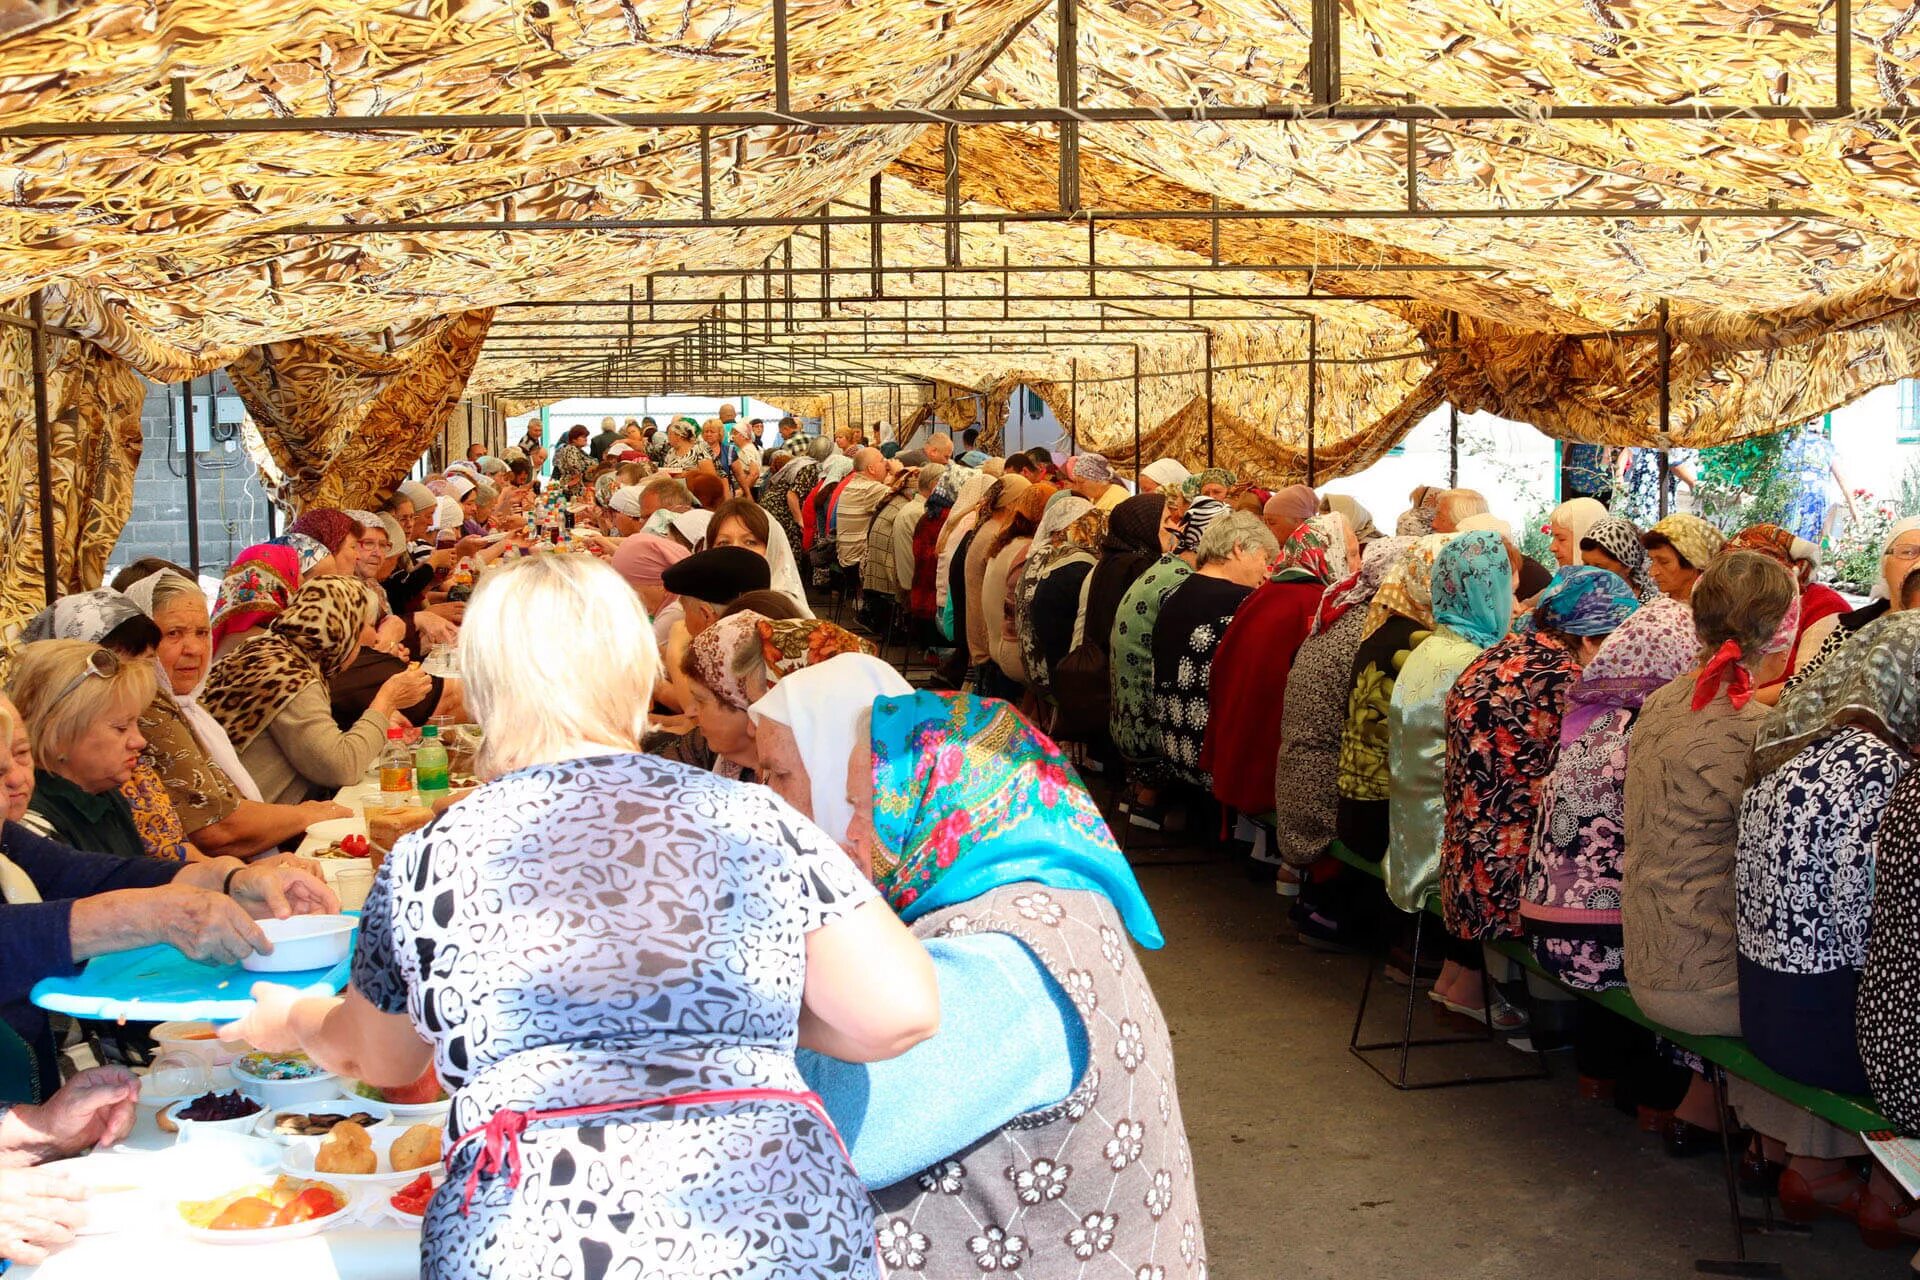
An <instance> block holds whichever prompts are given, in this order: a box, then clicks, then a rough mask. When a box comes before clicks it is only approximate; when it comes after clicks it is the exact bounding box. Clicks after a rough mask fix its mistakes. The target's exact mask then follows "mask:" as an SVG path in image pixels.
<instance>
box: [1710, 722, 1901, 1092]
mask: <svg viewBox="0 0 1920 1280" xmlns="http://www.w3.org/2000/svg"><path fill="white" fill-rule="evenodd" d="M1911 763H1912V757H1910V756H1908V755H1907V754H1906V753H1905V752H1903V751H1897V750H1895V749H1894V748H1892V747H1890V746H1888V745H1887V744H1886V743H1885V742H1883V741H1882V740H1881V739H1879V738H1877V737H1875V736H1874V735H1872V734H1870V733H1868V732H1867V731H1866V730H1864V729H1858V728H1853V727H1847V728H1843V729H1840V730H1837V731H1836V732H1835V733H1833V734H1832V735H1830V736H1828V737H1825V738H1822V739H1820V740H1819V741H1818V742H1815V743H1814V744H1813V745H1812V746H1810V747H1807V748H1805V749H1803V750H1802V751H1801V752H1800V753H1799V754H1798V755H1796V756H1794V757H1793V758H1792V759H1791V760H1789V761H1787V762H1786V763H1785V764H1783V765H1781V766H1780V767H1779V768H1778V769H1775V770H1774V771H1773V772H1772V773H1770V774H1768V775H1766V776H1765V777H1763V778H1761V779H1760V780H1759V781H1758V782H1756V783H1754V785H1753V787H1752V788H1751V789H1750V790H1748V792H1747V796H1746V799H1745V801H1743V802H1742V803H1741V806H1740V852H1739V862H1738V864H1737V867H1736V871H1735V892H1736V893H1737V894H1738V903H1739V922H1738V923H1739V938H1740V1030H1741V1033H1742V1034H1743V1035H1744V1036H1746V1038H1747V1043H1748V1044H1750V1045H1752V1046H1753V1051H1754V1053H1755V1054H1757V1055H1758V1056H1759V1057H1760V1060H1761V1061H1763V1062H1765V1063H1766V1064H1767V1065H1768V1066H1770V1067H1772V1068H1773V1069H1774V1070H1776V1071H1778V1072H1780V1073H1781V1074H1782V1075H1784V1076H1787V1077H1789V1078H1790V1079H1794V1080H1799V1081H1801V1082H1803V1083H1806V1084H1812V1085H1817V1086H1819V1087H1820V1088H1823V1089H1837V1090H1839V1091H1841V1092H1843V1093H1864V1092H1866V1089H1867V1080H1866V1076H1865V1074H1864V1072H1863V1070H1862V1068H1861V1066H1860V1059H1859V1053H1858V1050H1857V1049H1856V1048H1855V1041H1854V1029H1853V1022H1854V991H1855V987H1856V984H1857V983H1858V982H1859V977H1860V970H1861V969H1862V968H1864V967H1865V965H1866V962H1867V931H1868V925H1869V923H1870V922H1871V919H1872V916H1873V878H1874V877H1873V842H1874V837H1875V836H1876V835H1877V834H1878V833H1879V830H1880V818H1881V816H1882V815H1883V814H1885V813H1886V811H1887V805H1888V803H1889V801H1891V799H1892V797H1893V789H1894V787H1895V786H1896V785H1897V784H1898V783H1899V781H1900V778H1901V776H1902V775H1903V774H1905V773H1906V771H1907V766H1908V765H1909V764H1911Z"/></svg>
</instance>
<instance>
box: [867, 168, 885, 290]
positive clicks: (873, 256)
mask: <svg viewBox="0 0 1920 1280" xmlns="http://www.w3.org/2000/svg"><path fill="white" fill-rule="evenodd" d="M867 212H869V213H871V214H872V215H873V218H874V222H873V225H872V226H870V227H868V228H867V261H868V262H870V263H871V264H872V265H873V279H872V280H871V281H869V282H868V285H867V292H868V293H870V294H872V295H873V296H874V297H876V298H883V297H885V296H886V293H887V273H886V272H885V271H884V270H882V267H883V265H884V263H883V260H882V256H881V255H882V246H883V241H882V236H883V235H884V234H885V232H884V231H883V229H882V228H881V226H880V175H879V174H877V173H876V174H874V175H873V178H872V179H871V180H870V181H869V182H868V183H867Z"/></svg>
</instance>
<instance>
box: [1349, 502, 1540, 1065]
mask: <svg viewBox="0 0 1920 1280" xmlns="http://www.w3.org/2000/svg"><path fill="white" fill-rule="evenodd" d="M1514 560H1515V557H1514V553H1513V552H1512V551H1511V550H1510V549H1509V546H1508V543H1507V540H1506V539H1505V538H1503V537H1501V536H1500V535H1499V534H1497V533H1493V532H1491V531H1478V532H1474V533H1462V534H1458V535H1456V536H1455V537H1454V538H1453V540H1452V541H1450V542H1448V543H1447V545H1446V546H1444V547H1442V548H1441V550H1440V554H1439V555H1437V556H1435V557H1434V560H1433V584H1432V585H1433V621H1434V632H1433V635H1432V637H1431V638H1430V639H1428V640H1427V641H1426V642H1425V643H1423V644H1421V645H1419V646H1418V647H1417V648H1416V649H1414V651H1413V653H1412V655H1411V656H1409V657H1408V658H1407V660H1406V663H1405V665H1404V666H1402V667H1401V670H1400V676H1399V679H1397V680H1395V681H1394V684H1393V697H1392V700H1391V702H1390V703H1389V705H1388V710H1387V770H1388V774H1389V776H1390V777H1391V779H1392V783H1391V786H1390V788H1389V790H1388V794H1387V811H1388V824H1387V852H1386V858H1385V860H1384V862H1383V865H1382V871H1383V872H1384V874H1385V879H1386V883H1387V896H1388V897H1389V898H1391V899H1393V904H1394V905H1395V906H1397V907H1399V908H1400V909H1401V910H1402V911H1409V912H1411V911H1421V910H1424V909H1425V907H1426V901H1427V898H1428V896H1429V895H1430V894H1432V893H1434V892H1436V891H1437V890H1438V889H1439V886H1440V849H1441V842H1442V836H1443V832H1444V825H1445V816H1446V805H1445V797H1444V792H1443V784H1444V782H1445V777H1446V757H1447V733H1446V722H1447V714H1446V712H1447V695H1448V694H1449V693H1450V692H1452V689H1453V685H1454V682H1455V681H1456V680H1458V679H1459V678H1460V674H1461V672H1463V671H1465V670H1466V669H1467V667H1468V665H1469V664H1471V663H1472V662H1473V660H1474V659H1475V658H1477V657H1479V656H1480V654H1481V653H1482V652H1483V651H1484V650H1486V649H1488V648H1490V647H1492V646H1493V645H1495V644H1498V643H1499V642H1500V641H1501V640H1502V639H1504V638H1505V637H1506V634H1507V629H1508V627H1509V625H1510V624H1511V623H1512V621H1513V591H1514V585H1515V583H1516V581H1517V578H1516V576H1515V568H1514ZM1376 603H1378V601H1377V600H1376ZM1479 962H1480V954H1479V947H1478V946H1477V945H1474V946H1461V945H1456V946H1454V947H1453V948H1452V949H1451V950H1450V951H1449V954H1448V963H1447V964H1446V965H1444V966H1443V967H1442V969H1441V972H1440V977H1439V978H1438V979H1437V980H1436V981H1435V983H1434V988H1433V996H1434V998H1435V999H1436V1000H1439V1001H1443V1002H1445V1003H1447V1004H1448V1007H1450V1008H1454V1009H1457V1010H1460V1011H1463V1012H1468V1013H1471V1012H1472V1011H1474V1010H1475V1009H1479V1010H1480V1011H1481V1012H1480V1014H1479V1016H1480V1017H1481V1018H1483V1019H1484V1018H1488V1017H1491V1018H1492V1019H1493V1021H1492V1025H1493V1026H1495V1027H1496V1028H1498V1029H1499V1030H1502V1031H1508V1030H1517V1029H1518V1028H1520V1027H1522V1026H1524V1025H1525V1023H1526V1019H1525V1015H1523V1014H1521V1013H1520V1012H1519V1011H1518V1010H1516V1009H1513V1008H1512V1007H1510V1006H1509V1005H1507V1003H1506V1002H1505V1001H1504V1000H1502V1001H1497V1003H1496V1007H1495V1008H1494V1009H1493V1010H1491V1011H1487V1010H1485V1008H1484V1005H1483V1003H1482V999H1481V994H1480V992H1481V981H1480V975H1479Z"/></svg>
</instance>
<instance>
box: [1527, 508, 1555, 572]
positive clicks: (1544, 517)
mask: <svg viewBox="0 0 1920 1280" xmlns="http://www.w3.org/2000/svg"><path fill="white" fill-rule="evenodd" d="M1552 518H1553V508H1552V507H1540V508H1538V509H1537V510H1535V511H1532V512H1529V513H1528V515H1527V523H1526V527H1525V528H1523V529H1521V530H1520V554H1521V555H1523V556H1525V557H1527V559H1529V560H1537V561H1539V562H1540V563H1541V564H1544V565H1546V566H1547V567H1548V568H1552V567H1553V535H1552V534H1550V533H1548V532H1547V521H1549V520H1551V519H1552Z"/></svg>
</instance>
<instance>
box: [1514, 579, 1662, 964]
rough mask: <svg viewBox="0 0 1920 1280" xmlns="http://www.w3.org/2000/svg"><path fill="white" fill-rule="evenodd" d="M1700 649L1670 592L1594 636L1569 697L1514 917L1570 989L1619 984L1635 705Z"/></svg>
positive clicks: (1539, 954) (1637, 707)
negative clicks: (1593, 648) (1596, 643)
mask: <svg viewBox="0 0 1920 1280" xmlns="http://www.w3.org/2000/svg"><path fill="white" fill-rule="evenodd" d="M1699 652H1700V641H1699V640H1698V639H1697V638H1696V637H1695V635H1694V631H1693V612H1692V610H1690V609H1688V608H1687V606H1685V605H1683V604H1681V603H1680V602H1679V601H1678V600H1675V599H1673V598H1672V597H1670V596H1669V597H1667V598H1665V599H1661V600H1654V601H1651V602H1650V603H1648V604H1646V605H1644V606H1642V607H1641V608H1640V609H1639V610H1637V611H1636V612H1635V613H1634V614H1633V616H1632V617H1630V618H1628V619H1626V620H1625V621H1624V622H1622V623H1621V624H1620V626H1619V628H1618V629H1617V630H1615V631H1614V633H1613V634H1612V635H1610V636H1608V637H1607V638H1606V640H1605V641H1603V642H1602V643H1601V645H1600V649H1599V651H1598V652H1597V653H1595V654H1594V656H1593V659H1592V660H1591V661H1590V662H1587V663H1585V664H1584V665H1583V666H1582V667H1581V669H1580V678H1579V681H1578V682H1577V683H1576V684H1575V685H1574V686H1573V691H1572V692H1571V693H1570V694H1569V695H1568V699H1567V711H1566V716H1565V718H1564V719H1563V720H1562V721H1561V724H1560V755H1559V758H1558V759H1556V760H1555V761H1554V764H1553V772H1552V773H1551V774H1550V775H1549V776H1548V778H1547V781H1546V786H1545V788H1544V790H1543V794H1542V796H1541V801H1540V821H1539V825H1538V827H1537V828H1536V829H1535V837H1534V846H1533V850H1532V853H1531V855H1530V860H1529V863H1528V870H1527V886H1526V891H1525V894H1524V896H1523V898H1522V900H1521V903H1520V915H1521V918H1522V919H1523V920H1524V921H1525V922H1526V932H1527V935H1528V937H1529V938H1530V939H1531V940H1532V944H1533V952H1534V956H1535V958H1536V959H1538V960H1539V961H1540V964H1541V967H1543V968H1544V969H1545V970H1546V971H1547V972H1548V973H1549V974H1551V975H1552V976H1553V977H1554V978H1555V979H1557V980H1558V981H1560V982H1562V983H1564V984H1566V985H1567V986H1569V987H1573V988H1575V989H1577V990H1581V991H1608V990H1611V989H1613V988H1614V987H1620V986H1625V985H1626V979H1625V977H1624V976H1623V974H1622V971H1621V966H1622V961H1621V945H1622V943H1621V929H1620V882H1621V866H1622V860H1623V855H1624V851H1625V839H1624V828H1625V822H1626V777H1627V759H1628V749H1629V747H1630V745H1631V744H1632V742H1633V727H1634V722H1635V721H1636V720H1637V719H1638V717H1639V712H1640V704H1641V703H1642V702H1644V701H1645V700H1646V697H1647V695H1648V694H1650V693H1652V692H1653V691H1654V690H1656V689H1659V688H1660V687H1661V686H1663V685H1666V684H1668V683H1669V682H1671V681H1673V680H1676V679H1678V678H1679V677H1680V676H1681V675H1682V674H1683V673H1685V672H1687V671H1691V670H1692V669H1693V667H1694V664H1695V662H1696V660H1697V659H1698V657H1699Z"/></svg>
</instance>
